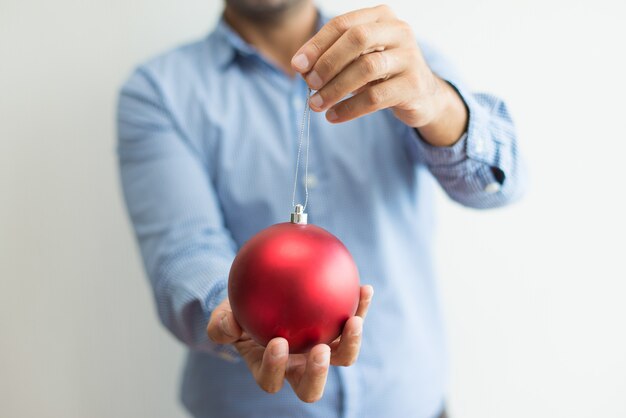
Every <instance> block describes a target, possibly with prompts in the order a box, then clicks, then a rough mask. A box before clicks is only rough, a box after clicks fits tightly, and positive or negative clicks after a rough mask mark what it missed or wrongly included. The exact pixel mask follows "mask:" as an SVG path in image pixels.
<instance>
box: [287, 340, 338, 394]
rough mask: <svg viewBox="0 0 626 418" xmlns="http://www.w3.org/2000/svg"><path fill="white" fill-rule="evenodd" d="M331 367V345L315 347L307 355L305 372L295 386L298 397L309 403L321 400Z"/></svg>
mask: <svg viewBox="0 0 626 418" xmlns="http://www.w3.org/2000/svg"><path fill="white" fill-rule="evenodd" d="M329 367H330V347H329V346H327V345H326V344H318V345H316V346H315V347H313V348H312V349H311V351H310V352H309V355H308V356H307V362H306V368H305V370H304V373H303V374H302V377H301V378H300V381H299V382H298V383H297V385H295V387H294V388H293V390H294V392H295V393H296V395H298V398H300V399H301V400H302V401H304V402H309V403H311V402H316V401H319V400H320V399H321V398H322V395H323V394H324V386H326V378H327V377H328V368H329ZM290 383H291V381H290ZM292 386H294V385H293V384H292Z"/></svg>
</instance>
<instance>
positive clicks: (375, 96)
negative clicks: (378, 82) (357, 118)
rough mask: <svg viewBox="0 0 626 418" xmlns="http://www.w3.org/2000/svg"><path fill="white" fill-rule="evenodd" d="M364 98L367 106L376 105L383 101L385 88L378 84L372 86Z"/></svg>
mask: <svg viewBox="0 0 626 418" xmlns="http://www.w3.org/2000/svg"><path fill="white" fill-rule="evenodd" d="M365 99H366V102H367V104H368V105H369V106H378V105H380V104H381V103H383V102H384V101H385V90H384V89H383V88H381V87H378V86H375V87H372V88H370V89H368V90H367V94H366V96H365Z"/></svg>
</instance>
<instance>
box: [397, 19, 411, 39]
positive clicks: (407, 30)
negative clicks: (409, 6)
mask: <svg viewBox="0 0 626 418" xmlns="http://www.w3.org/2000/svg"><path fill="white" fill-rule="evenodd" d="M398 25H399V29H400V32H401V33H402V34H403V35H404V36H406V37H410V38H413V28H412V27H411V25H409V24H408V23H407V22H405V21H404V20H399V21H398Z"/></svg>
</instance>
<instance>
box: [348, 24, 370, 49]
mask: <svg viewBox="0 0 626 418" xmlns="http://www.w3.org/2000/svg"><path fill="white" fill-rule="evenodd" d="M346 36H347V37H348V40H349V41H350V43H351V44H352V45H354V46H355V47H358V48H364V47H365V46H366V45H367V41H368V39H369V38H370V36H371V33H370V30H369V29H368V27H367V26H366V25H359V26H355V27H353V28H351V29H350V30H348V32H346Z"/></svg>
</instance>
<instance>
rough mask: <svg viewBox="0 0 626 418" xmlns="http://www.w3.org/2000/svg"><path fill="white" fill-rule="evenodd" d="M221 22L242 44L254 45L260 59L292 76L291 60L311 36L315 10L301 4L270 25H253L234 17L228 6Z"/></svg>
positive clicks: (312, 6)
mask: <svg viewBox="0 0 626 418" xmlns="http://www.w3.org/2000/svg"><path fill="white" fill-rule="evenodd" d="M224 19H225V20H226V22H228V24H229V25H230V26H231V27H232V28H233V29H234V30H235V31H236V32H237V33H238V34H239V36H241V38H242V39H243V40H245V41H246V42H248V43H249V44H251V45H254V46H255V48H257V49H258V50H259V51H260V52H261V53H262V54H263V56H265V57H266V58H268V59H269V60H270V61H272V62H274V63H275V64H276V65H278V66H279V67H280V68H281V69H282V70H283V71H285V73H287V74H289V75H290V76H294V75H295V74H296V73H295V71H293V70H292V68H291V58H292V57H293V55H294V54H295V53H296V52H297V51H298V49H299V48H300V47H301V46H302V45H303V44H304V43H305V42H306V41H308V40H309V39H310V38H311V37H312V36H313V34H314V33H315V28H316V26H317V10H316V9H315V5H314V4H313V2H304V4H303V5H302V6H301V7H298V8H296V9H295V10H288V11H286V12H285V13H283V14H282V15H281V16H277V18H276V19H275V20H272V21H254V20H252V19H249V18H247V17H246V16H242V15H241V14H238V13H237V12H236V11H235V10H233V9H232V8H229V7H228V6H227V7H226V9H225V10H224Z"/></svg>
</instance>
